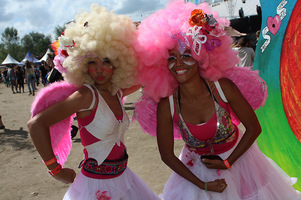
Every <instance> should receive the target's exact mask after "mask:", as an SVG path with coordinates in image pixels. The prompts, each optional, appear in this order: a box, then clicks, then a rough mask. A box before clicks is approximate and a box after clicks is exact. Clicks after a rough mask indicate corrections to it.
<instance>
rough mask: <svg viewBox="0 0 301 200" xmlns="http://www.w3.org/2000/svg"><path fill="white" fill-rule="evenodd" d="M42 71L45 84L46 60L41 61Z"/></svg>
mask: <svg viewBox="0 0 301 200" xmlns="http://www.w3.org/2000/svg"><path fill="white" fill-rule="evenodd" d="M40 72H41V79H42V84H43V85H44V86H45V85H46V74H47V69H46V62H45V61H44V60H42V62H41V66H40Z"/></svg>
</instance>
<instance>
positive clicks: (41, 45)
mask: <svg viewBox="0 0 301 200" xmlns="http://www.w3.org/2000/svg"><path fill="white" fill-rule="evenodd" d="M21 44H22V46H23V49H24V50H25V51H26V52H25V53H27V52H28V51H29V52H30V53H31V54H32V55H34V56H36V57H37V59H40V58H41V57H42V56H43V55H44V53H45V52H46V51H47V49H48V48H49V47H50V44H51V36H50V35H48V36H45V35H44V34H42V33H37V32H30V33H29V34H26V35H25V36H24V37H23V38H22V39H21Z"/></svg>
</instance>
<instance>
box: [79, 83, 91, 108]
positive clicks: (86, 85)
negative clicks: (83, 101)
mask: <svg viewBox="0 0 301 200" xmlns="http://www.w3.org/2000/svg"><path fill="white" fill-rule="evenodd" d="M84 86H85V87H87V88H89V89H90V90H91V92H92V95H93V100H92V103H91V105H90V107H89V108H84V109H80V110H79V111H78V112H83V111H88V110H91V109H92V108H93V107H94V105H95V92H94V90H93V88H92V87H91V86H90V85H88V84H84Z"/></svg>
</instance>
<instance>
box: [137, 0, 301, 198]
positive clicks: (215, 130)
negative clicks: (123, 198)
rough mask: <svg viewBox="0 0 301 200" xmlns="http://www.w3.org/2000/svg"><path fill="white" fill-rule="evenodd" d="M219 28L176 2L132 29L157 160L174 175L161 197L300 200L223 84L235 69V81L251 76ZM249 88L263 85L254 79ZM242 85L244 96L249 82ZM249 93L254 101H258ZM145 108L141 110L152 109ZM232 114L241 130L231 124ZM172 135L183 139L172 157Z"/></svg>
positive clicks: (239, 100)
mask: <svg viewBox="0 0 301 200" xmlns="http://www.w3.org/2000/svg"><path fill="white" fill-rule="evenodd" d="M225 26H229V22H228V21H227V20H226V19H221V18H218V15H217V13H215V12H211V11H210V7H209V5H208V4H204V3H202V4H199V5H198V6H196V5H195V4H192V3H187V4H185V3H184V1H182V0H178V1H175V2H173V3H170V4H169V5H168V7H167V8H166V9H164V10H159V11H158V12H156V13H154V14H153V15H151V16H150V17H148V18H147V19H145V20H144V21H143V23H141V25H139V28H138V41H139V43H138V45H137V47H136V49H137V51H138V55H139V59H140V63H141V65H140V66H139V74H138V77H139V80H140V81H141V84H142V85H144V93H145V95H146V97H152V98H153V99H154V100H156V101H159V103H158V106H157V110H156V116H157V129H156V134H157V143H158V147H159V152H160V155H161V158H162V160H163V162H164V163H165V164H166V165H167V166H169V167H170V168H171V169H172V170H173V171H174V172H173V174H172V175H171V177H170V178H169V180H168V182H167V183H166V185H165V187H164V191H163V194H162V195H161V196H160V197H161V198H162V199H164V200H175V199H177V200H192V199H193V200H203V199H206V200H247V199H248V200H284V199H286V200H289V199H290V200H296V199H301V197H300V196H299V195H298V193H297V192H296V191H295V189H294V188H293V187H292V186H291V180H290V178H289V177H288V176H287V175H286V174H285V173H284V172H283V171H282V170H281V169H280V168H279V167H278V166H277V165H276V164H275V163H271V161H270V160H268V159H267V158H266V157H265V155H264V154H263V153H262V152H261V151H260V150H259V148H258V146H257V145H256V143H255V140H256V138H257V137H258V135H259V134H260V133H261V127H260V124H259V122H258V119H257V117H256V115H255V113H254V111H253V109H252V107H251V105H250V104H249V102H248V101H247V100H246V99H245V97H244V96H243V95H242V93H241V92H240V90H239V89H238V87H237V86H236V85H235V84H234V83H233V82H232V81H231V80H230V79H228V78H222V77H223V76H224V75H235V74H234V73H233V72H234V71H236V72H237V71H239V72H240V73H239V74H238V75H240V76H238V77H236V78H241V75H242V73H241V72H245V73H246V74H247V75H246V78H249V77H250V76H249V74H256V72H253V71H251V70H249V69H244V68H239V67H234V66H235V64H236V63H237V62H238V58H237V56H236V52H235V51H234V50H232V48H231V43H232V39H231V38H230V37H229V36H228V35H227V34H226V32H225V30H224V27H225ZM236 68H237V69H236ZM236 75H237V74H236ZM256 78H258V79H259V78H260V77H259V76H258V75H257V76H256ZM242 80H243V81H244V79H242ZM242 83H246V82H242ZM252 83H253V82H252ZM254 83H258V85H259V88H261V87H262V85H261V83H260V81H258V82H256V81H254ZM248 86H249V87H248ZM252 87H254V85H252ZM246 88H247V89H246V91H247V92H250V91H251V87H250V85H247V86H246ZM255 91H256V95H255V94H254V96H255V97H254V98H255V99H256V98H262V97H261V96H259V95H258V96H257V94H260V93H258V91H259V90H258V91H257V90H255ZM141 99H142V100H143V99H144V98H143V97H142V98H141ZM144 105H146V109H145V110H146V111H147V110H148V109H149V108H150V105H151V104H144ZM232 114H235V116H236V117H237V118H235V119H238V120H239V121H240V122H241V123H242V124H243V125H244V126H245V129H246V130H245V132H243V131H241V130H239V129H238V127H237V126H236V125H235V124H234V123H233V121H234V120H233V121H232V118H233V116H234V115H232ZM145 115H146V116H149V115H148V114H145ZM154 117H155V116H154ZM137 118H139V116H138V117H137ZM142 121H143V120H142ZM149 121H155V120H153V119H152V120H149ZM145 130H149V129H145ZM176 131H178V132H180V134H181V136H182V139H183V141H184V142H185V146H184V148H183V150H182V152H181V155H180V157H179V158H178V157H177V156H176V155H175V154H174V137H175V133H176Z"/></svg>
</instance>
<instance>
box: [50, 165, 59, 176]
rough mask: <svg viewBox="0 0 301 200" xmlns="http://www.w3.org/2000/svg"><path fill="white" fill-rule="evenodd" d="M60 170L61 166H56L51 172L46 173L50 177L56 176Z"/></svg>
mask: <svg viewBox="0 0 301 200" xmlns="http://www.w3.org/2000/svg"><path fill="white" fill-rule="evenodd" d="M61 169H62V166H61V165H58V166H56V167H55V168H54V169H52V170H48V173H49V174H50V175H51V176H54V175H56V174H57V173H59V172H60V171H61Z"/></svg>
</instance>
